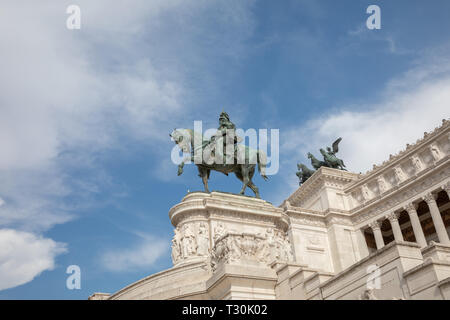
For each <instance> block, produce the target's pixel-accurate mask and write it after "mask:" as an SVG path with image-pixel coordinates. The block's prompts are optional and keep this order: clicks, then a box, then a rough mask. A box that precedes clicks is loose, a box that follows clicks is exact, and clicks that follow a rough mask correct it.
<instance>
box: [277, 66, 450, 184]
mask: <svg viewBox="0 0 450 320" xmlns="http://www.w3.org/2000/svg"><path fill="white" fill-rule="evenodd" d="M445 61H447V60H446V59H439V60H438V61H435V62H433V63H429V64H426V63H425V64H424V63H421V64H419V65H417V66H416V67H414V68H412V69H411V70H410V71H408V72H407V73H405V75H403V76H402V77H399V78H396V79H393V80H392V81H391V82H389V84H388V85H387V87H386V90H385V92H384V93H383V94H382V98H381V99H380V101H377V102H372V103H371V102H370V101H369V102H366V103H364V104H358V106H357V107H355V106H354V105H352V106H342V107H341V108H338V111H334V112H332V113H330V114H327V115H324V116H322V117H319V118H315V119H311V120H310V121H308V122H307V123H306V124H305V125H303V126H302V127H299V128H291V129H290V130H289V131H288V132H287V133H286V135H285V137H284V139H283V140H284V141H285V144H284V145H283V147H282V148H283V149H284V151H285V152H286V153H287V154H291V155H292V154H295V157H294V158H295V159H297V160H299V161H301V162H304V163H307V164H309V163H310V161H309V160H306V158H305V154H306V153H307V152H308V151H311V152H312V153H314V154H315V155H316V157H318V158H319V156H320V153H319V152H318V149H319V148H322V147H324V146H329V145H331V143H332V142H333V141H334V139H336V138H338V137H342V138H343V140H342V142H341V144H340V150H339V157H341V158H342V159H344V162H345V164H346V165H347V167H348V169H349V170H350V171H353V172H365V171H367V170H370V169H371V168H372V165H373V164H381V163H382V162H383V161H384V160H387V159H388V158H389V154H395V153H398V152H399V151H400V150H402V149H404V148H405V146H406V144H407V143H409V144H413V143H415V141H416V140H417V139H419V138H421V137H422V136H423V133H424V132H425V131H431V130H433V129H434V128H435V127H437V126H439V125H440V124H441V120H442V119H444V118H448V117H449V107H448V106H449V105H450V75H449V73H448V70H449V69H448V68H449V66H450V64H448V63H446V62H445ZM437 66H440V67H437ZM368 99H370V93H368ZM298 137H308V139H304V140H302V139H298ZM291 166H292V164H291ZM291 180H292V181H294V179H291Z"/></svg>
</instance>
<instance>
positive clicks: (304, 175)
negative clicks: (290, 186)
mask: <svg viewBox="0 0 450 320" xmlns="http://www.w3.org/2000/svg"><path fill="white" fill-rule="evenodd" d="M341 140H342V138H339V139H337V140H336V141H335V142H333V145H332V147H331V148H330V147H327V148H326V150H325V149H322V148H321V149H320V153H321V154H322V156H323V161H321V160H319V159H317V158H316V157H315V156H314V155H313V154H312V153H311V152H308V154H307V156H308V159H310V160H311V165H312V166H313V168H314V169H316V170H318V169H319V168H320V167H328V168H333V169H339V170H345V171H347V170H346V169H345V165H344V161H342V159H339V158H338V157H336V153H338V151H339V142H341ZM297 169H298V170H299V171H298V172H297V173H296V175H297V177H298V178H299V185H302V183H304V182H305V181H306V180H308V178H309V177H311V176H312V175H313V173H314V172H315V170H311V169H309V168H308V167H307V166H306V165H304V164H302V163H299V164H297Z"/></svg>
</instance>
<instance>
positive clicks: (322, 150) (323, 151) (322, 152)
mask: <svg viewBox="0 0 450 320" xmlns="http://www.w3.org/2000/svg"><path fill="white" fill-rule="evenodd" d="M319 151H320V153H321V154H322V155H323V156H324V155H325V154H327V153H326V152H325V150H324V149H322V148H321V149H320V150H319Z"/></svg>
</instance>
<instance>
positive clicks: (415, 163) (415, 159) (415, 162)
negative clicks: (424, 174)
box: [411, 155, 423, 171]
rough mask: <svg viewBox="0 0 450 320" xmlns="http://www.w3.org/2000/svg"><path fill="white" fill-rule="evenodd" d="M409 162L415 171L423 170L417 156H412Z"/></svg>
mask: <svg viewBox="0 0 450 320" xmlns="http://www.w3.org/2000/svg"><path fill="white" fill-rule="evenodd" d="M411 162H412V164H413V166H414V168H415V169H416V171H421V170H422V169H423V165H422V161H421V160H420V158H419V156H418V155H413V156H412V157H411Z"/></svg>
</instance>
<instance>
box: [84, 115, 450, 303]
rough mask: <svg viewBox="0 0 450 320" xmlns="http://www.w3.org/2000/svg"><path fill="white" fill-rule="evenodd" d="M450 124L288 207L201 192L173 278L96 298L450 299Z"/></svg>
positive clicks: (189, 199) (319, 184)
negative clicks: (377, 164)
mask: <svg viewBox="0 0 450 320" xmlns="http://www.w3.org/2000/svg"><path fill="white" fill-rule="evenodd" d="M449 194H450V121H447V120H443V122H442V125H441V126H440V127H439V128H436V129H435V130H434V131H433V132H431V133H425V134H424V137H423V138H422V139H420V140H418V141H417V142H416V143H415V144H414V145H407V146H406V149H405V150H403V151H401V152H400V153H399V154H397V155H393V156H391V157H390V158H389V160H387V161H385V162H384V163H383V164H381V165H380V166H374V167H373V170H371V171H370V172H367V173H366V174H355V173H351V172H345V171H340V170H335V169H330V168H324V167H322V168H321V169H320V170H318V171H317V172H315V173H314V175H313V176H312V177H311V178H310V179H308V180H307V181H306V183H304V184H303V185H302V186H301V187H299V188H298V189H297V190H296V191H295V192H294V193H293V194H292V195H291V196H290V197H288V198H287V199H286V200H285V201H284V202H283V204H282V205H281V206H280V207H274V206H273V205H272V204H270V203H268V202H266V201H264V200H259V199H255V198H251V197H244V196H238V195H233V194H228V193H219V192H212V193H211V194H206V193H203V192H194V193H189V194H188V195H186V196H185V197H184V198H183V200H182V201H181V202H180V203H179V204H177V205H175V206H174V207H172V208H171V209H170V211H169V218H170V219H171V222H172V224H173V225H174V227H175V235H174V237H173V240H172V259H173V264H174V265H173V267H172V268H170V269H167V270H164V271H161V272H159V273H156V274H153V275H150V276H148V277H146V278H144V279H141V280H139V281H137V282H135V283H133V284H130V285H129V286H127V287H125V288H123V289H121V290H119V291H118V292H116V293H114V294H102V293H96V294H93V295H92V296H91V297H90V299H102V300H103V299H450V240H449V232H450V201H449Z"/></svg>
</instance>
